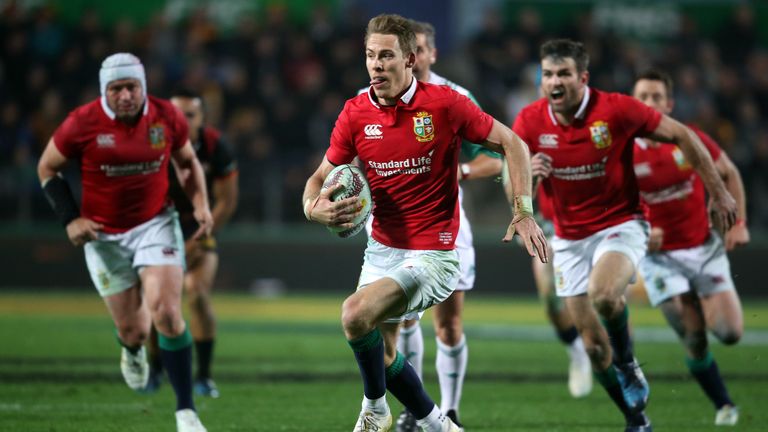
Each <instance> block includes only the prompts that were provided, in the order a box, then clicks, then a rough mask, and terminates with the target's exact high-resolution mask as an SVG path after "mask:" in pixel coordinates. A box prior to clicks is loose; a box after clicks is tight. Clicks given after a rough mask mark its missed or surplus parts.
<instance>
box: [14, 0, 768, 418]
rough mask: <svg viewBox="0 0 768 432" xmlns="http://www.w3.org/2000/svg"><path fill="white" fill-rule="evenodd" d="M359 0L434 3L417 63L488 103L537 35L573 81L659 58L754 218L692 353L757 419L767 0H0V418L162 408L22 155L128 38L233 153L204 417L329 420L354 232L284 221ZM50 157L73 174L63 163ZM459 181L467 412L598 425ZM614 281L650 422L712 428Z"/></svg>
mask: <svg viewBox="0 0 768 432" xmlns="http://www.w3.org/2000/svg"><path fill="white" fill-rule="evenodd" d="M382 12H394V13H399V14H402V15H405V16H408V17H411V18H415V19H418V20H425V21H429V22H431V23H433V24H434V25H435V27H436V30H437V47H438V50H439V52H438V61H437V64H436V65H435V66H434V67H433V69H434V70H435V71H436V72H438V73H440V74H442V75H444V76H446V77H448V78H450V79H452V80H454V81H456V82H457V83H459V84H461V85H462V86H464V87H466V88H468V89H470V90H471V91H472V92H473V93H474V94H475V96H476V97H477V99H478V100H479V101H480V103H481V105H482V106H483V107H484V108H485V109H486V110H487V111H488V112H490V113H491V114H493V115H494V116H495V117H497V118H498V119H500V120H502V121H504V122H505V123H507V124H511V122H512V121H513V119H514V116H515V114H516V113H517V112H518V111H519V110H520V109H521V108H522V107H523V106H525V105H526V104H528V103H530V102H531V101H533V100H534V99H535V98H536V97H537V89H536V87H535V81H536V71H537V65H538V46H539V45H540V44H541V42H543V41H545V40H547V39H549V38H553V37H570V38H573V39H577V40H580V41H583V42H584V43H586V45H587V48H588V50H589V53H590V55H591V64H590V72H591V85H593V86H595V87H597V88H600V89H603V90H610V91H619V92H625V93H626V92H628V91H629V90H630V87H631V84H632V80H633V76H634V75H635V74H636V73H638V72H640V71H641V70H642V69H644V68H645V67H647V66H651V65H653V66H658V67H661V68H664V69H666V70H667V71H669V72H670V73H671V74H672V75H673V77H674V79H675V84H676V87H675V94H674V97H675V101H676V105H675V111H674V113H673V116H674V117H676V118H678V119H680V120H682V121H685V122H690V123H692V124H695V125H697V126H698V127H700V128H702V129H703V130H704V131H706V132H707V133H709V134H710V135H712V136H713V137H714V138H715V139H716V141H717V142H718V143H719V144H720V145H721V146H722V148H723V149H724V150H725V151H726V152H727V153H728V155H729V156H730V158H731V159H732V160H733V161H734V162H735V163H736V164H737V166H738V167H739V169H740V170H741V174H742V177H743V179H744V183H745V187H746V190H747V199H748V207H749V218H748V223H749V227H750V230H751V233H752V237H753V241H752V243H751V244H750V245H749V246H747V247H745V248H743V249H741V250H738V251H735V252H733V253H732V254H731V255H730V257H731V265H732V269H733V273H734V277H735V281H736V284H737V287H738V289H739V292H740V293H741V295H742V299H743V301H744V304H745V322H746V327H747V331H746V336H745V340H744V341H743V342H744V343H743V344H741V345H740V346H737V347H735V348H729V349H723V348H722V347H720V346H719V345H717V344H715V345H716V347H715V355H716V357H717V358H718V360H719V362H720V365H721V366H720V367H721V369H722V370H723V371H724V374H725V376H726V380H727V381H728V383H729V385H730V386H731V393H732V395H733V396H734V399H735V400H736V401H737V403H740V404H742V408H743V411H742V413H743V414H742V421H741V424H740V428H738V430H755V431H758V430H763V427H764V425H765V424H766V423H768V417H766V413H765V412H764V406H761V404H763V405H764V401H765V400H768V393H766V390H765V388H766V386H765V383H766V382H768V365H766V364H765V358H766V357H767V356H768V348H767V347H768V318H767V317H768V303H766V302H765V299H766V292H767V291H766V290H765V289H764V286H765V280H764V277H763V274H762V272H761V271H760V269H761V268H764V266H765V263H766V262H768V236H767V235H766V233H768V26H766V25H765V24H766V23H768V3H767V2H764V1H751V2H750V1H737V0H667V1H664V0H646V1H627V2H623V1H609V0H605V1H587V0H583V1H582V0H540V1H511V0H510V1H503V0H466V1H461V0H446V1H414V0H391V1H373V0H370V1H365V0H360V1H356V0H325V1H310V0H291V1H288V0H284V1H278V0H271V1H266V0H265V1H258V0H215V1H214V0H211V1H203V0H198V1H195V0H189V1H183V0H130V1H93V0H59V1H44V0H26V1H23V0H19V1H12V0H0V263H2V264H1V265H0V269H2V272H0V430H9V431H17V430H18V431H32V430H45V431H49V430H57V431H59V430H61V431H63V430H72V431H76V430H77V431H80V430H94V431H97V430H98V431H103V430H121V431H122V430H136V431H144V430H169V428H171V427H172V423H171V418H170V416H169V414H168V412H170V411H168V410H169V409H170V408H169V406H170V405H169V404H170V400H171V394H170V389H168V388H167V386H166V388H164V389H163V390H161V392H160V393H159V394H158V395H156V396H146V397H143V398H142V397H141V396H137V395H135V394H132V393H131V392H130V391H128V390H127V389H125V386H124V385H123V384H122V382H121V380H120V378H119V372H118V369H117V356H118V350H117V348H116V347H115V344H114V341H113V337H112V334H111V327H110V320H109V318H108V315H107V311H106V310H105V308H104V307H103V305H102V304H101V303H100V300H99V299H98V296H97V295H96V293H95V292H94V289H93V288H92V287H91V284H90V281H89V279H88V275H87V271H86V268H85V262H84V259H83V256H82V250H80V249H76V248H74V247H72V246H71V245H70V244H69V243H68V241H67V240H66V235H65V233H64V231H63V229H61V227H60V226H58V224H57V222H56V221H55V219H54V216H53V212H52V211H51V209H50V208H49V206H48V204H47V203H46V201H45V199H44V197H43V195H42V192H41V190H40V187H39V184H38V181H37V176H36V164H37V160H38V158H39V155H40V153H41V152H42V149H43V147H44V145H45V144H46V143H47V141H48V139H49V138H50V136H51V135H52V133H53V131H54V130H55V128H56V127H57V126H58V124H59V123H60V122H61V121H62V120H63V119H64V118H65V116H66V115H67V113H68V112H69V111H70V110H72V109H74V108H75V107H76V106H78V105H80V104H83V103H86V102H89V101H91V100H93V99H94V98H96V97H97V96H98V70H99V67H100V63H101V61H102V60H103V59H104V58H105V57H106V56H108V55H109V54H111V53H114V52H120V51H128V52H132V53H134V54H136V55H137V56H139V57H140V58H141V59H142V61H143V63H144V65H145V67H146V70H147V83H148V86H149V92H150V93H151V94H153V95H156V96H161V97H167V96H169V93H170V91H171V90H172V89H173V88H174V87H176V86H178V85H180V84H183V85H186V86H189V87H192V88H195V89H197V90H199V91H200V92H201V93H202V94H203V95H204V98H205V100H206V103H207V106H208V123H209V124H210V125H212V126H215V127H217V128H219V129H221V130H222V131H223V132H224V135H225V137H226V139H227V141H228V143H229V145H230V146H231V147H232V149H233V150H234V152H235V154H236V156H237V159H238V161H239V165H240V203H239V208H238V211H237V213H236V214H235V216H234V218H233V220H232V222H231V223H230V225H229V226H227V227H225V229H224V230H223V231H222V233H221V234H220V235H219V240H220V241H219V244H220V254H221V264H220V271H219V277H218V279H217V283H216V288H215V289H216V294H215V300H214V302H215V303H214V304H215V306H216V307H217V310H218V312H219V322H220V327H219V328H220V343H219V345H218V346H219V348H218V351H217V353H218V354H217V360H216V363H214V369H215V372H214V375H215V376H216V377H217V380H218V381H219V386H220V389H221V390H222V394H223V397H222V398H221V399H220V400H216V401H209V400H205V401H202V402H200V403H199V404H198V407H199V409H200V411H201V415H202V418H203V420H204V421H206V424H207V425H208V427H209V430H257V431H262V430H263V431H275V430H288V431H336V430H348V429H350V428H351V426H352V424H353V423H354V418H355V416H356V415H357V409H358V408H359V405H358V403H359V396H360V388H359V383H358V382H357V375H356V373H357V372H356V366H355V364H354V361H353V360H352V356H351V354H350V353H349V349H348V347H346V343H345V342H344V339H343V335H342V333H341V331H340V328H339V324H338V314H339V308H340V305H341V301H342V298H343V296H344V294H345V293H349V292H350V291H351V290H352V289H353V287H354V284H355V281H356V279H357V276H358V271H359V268H360V265H361V261H362V259H361V258H362V250H363V247H364V238H363V236H362V235H360V236H358V237H355V238H353V239H348V240H340V239H337V238H334V237H333V236H332V235H331V234H330V233H328V232H327V231H326V230H325V229H323V228H322V227H320V226H318V225H312V224H309V223H307V222H306V221H304V218H303V214H302V211H301V193H302V190H303V187H304V183H305V181H306V179H307V177H308V176H309V175H310V173H311V172H312V171H314V169H315V167H316V166H317V164H318V162H319V160H320V158H322V156H323V154H324V151H325V149H326V148H327V146H328V139H329V135H330V132H331V129H332V128H333V125H334V121H335V119H336V116H337V115H338V113H339V112H340V110H341V107H342V106H343V104H344V101H345V100H346V99H347V98H349V97H352V96H353V95H355V94H356V92H357V90H358V89H359V88H361V87H364V86H365V85H366V84H367V82H368V81H369V79H368V76H367V73H366V70H365V67H364V56H363V33H364V29H365V25H366V23H367V21H368V19H370V18H371V17H372V16H374V15H376V14H379V13H382ZM67 175H68V178H69V179H70V180H71V181H72V182H73V184H77V178H78V173H77V169H76V167H72V169H70V170H69V171H68V172H67ZM465 188H466V190H467V193H466V194H465V197H466V199H465V205H466V208H467V211H468V213H469V214H470V219H471V220H472V222H473V224H474V225H473V226H474V229H475V243H476V246H477V259H478V262H477V271H478V277H477V284H476V289H475V290H474V291H473V292H471V293H470V294H469V296H468V299H467V310H466V313H467V335H468V339H469V344H470V345H469V346H470V350H471V351H470V352H471V354H470V363H469V373H468V378H467V384H466V390H465V402H464V403H463V405H462V406H463V408H462V410H463V416H462V419H463V420H464V422H465V424H467V425H468V426H470V427H469V428H468V430H470V431H475V430H476V431H512V430H520V431H529V430H530V431H555V430H568V431H574V430H578V431H602V430H605V431H608V430H619V429H620V428H621V426H622V423H621V419H620V418H618V417H617V414H615V413H614V411H615V410H614V409H613V407H612V406H611V405H610V402H609V401H608V398H606V397H605V395H604V394H603V392H602V390H601V389H599V388H597V389H595V391H594V392H593V395H592V396H590V397H589V398H587V399H586V400H585V401H574V400H572V399H570V398H569V396H568V395H567V391H566V390H565V376H566V364H567V362H566V357H565V354H564V353H563V352H562V348H561V347H560V346H559V345H558V343H557V342H556V340H555V337H554V334H553V332H552V331H551V329H550V328H549V327H548V326H547V325H546V323H545V318H544V312H543V307H541V306H540V305H539V304H538V303H537V302H536V300H534V296H535V289H534V287H533V281H532V278H531V275H530V262H529V259H528V258H527V256H525V254H524V253H523V252H522V251H521V250H520V249H519V247H517V246H515V245H502V244H501V242H500V239H501V237H502V235H503V233H504V230H505V228H506V224H507V223H508V220H509V216H510V215H509V210H508V208H507V206H506V204H505V202H504V199H503V194H502V192H501V189H500V187H499V184H498V183H497V182H495V181H493V180H492V179H488V180H482V181H477V182H472V183H470V184H466V185H465ZM75 189H78V187H75ZM78 195H79V194H78ZM633 297H634V298H635V303H634V306H633V312H632V315H631V317H632V318H631V319H632V323H633V325H634V326H635V327H636V335H637V340H638V343H637V346H638V353H639V357H640V359H641V361H643V362H645V363H646V365H647V366H646V372H647V373H648V375H649V377H650V379H651V384H652V386H654V390H653V396H652V402H651V408H650V411H649V412H650V415H651V416H652V417H653V418H654V422H655V425H656V426H657V429H658V430H667V431H682V430H714V427H713V426H711V424H712V418H713V416H714V412H713V411H712V409H711V407H710V406H709V405H708V403H707V402H706V400H705V398H704V396H703V395H702V394H701V392H700V391H699V389H698V388H697V387H696V385H695V383H693V382H692V381H690V379H688V377H687V375H686V373H685V366H684V364H683V351H682V348H681V347H680V346H679V344H677V343H676V341H675V338H674V337H673V335H672V334H671V331H669V330H668V329H667V327H666V325H665V323H664V322H663V319H662V317H661V314H660V313H659V312H658V311H656V310H653V309H650V308H647V307H646V306H644V303H643V294H642V288H637V289H635V290H633ZM428 323H429V314H428V315H427V320H426V324H425V325H424V328H425V331H426V334H427V338H426V339H427V349H426V352H427V357H426V360H425V364H426V373H427V375H426V376H427V380H428V388H429V389H430V390H431V392H432V394H433V395H436V394H437V392H436V385H435V380H434V369H433V368H432V369H431V362H433V360H434V357H433V356H434V342H433V341H432V338H431V337H430V336H429V335H430V334H431V333H430V331H429V329H428V328H429V325H428ZM430 356H431V357H430ZM653 398H655V400H654V399H653ZM761 401H763V402H761ZM297 406H298V407H299V409H297ZM393 406H395V405H393ZM395 410H396V411H398V412H399V409H397V408H396V409H395ZM318 413H320V414H318ZM137 418H138V419H139V421H137V420H136V419H137ZM348 426H349V427H348Z"/></svg>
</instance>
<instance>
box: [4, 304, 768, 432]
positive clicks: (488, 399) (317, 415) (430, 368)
mask: <svg viewBox="0 0 768 432" xmlns="http://www.w3.org/2000/svg"><path fill="white" fill-rule="evenodd" d="M341 297H342V296H341V295H340V296H338V297H328V296H326V297H288V298H283V299H273V300H264V299H256V298H252V297H247V296H234V295H218V296H217V297H216V298H215V307H216V310H217V313H218V317H219V338H218V340H217V346H216V358H215V361H214V376H215V379H216V381H217V383H218V385H219V389H220V390H221V393H222V397H221V398H220V399H215V400H212V399H202V398H197V399H196V404H197V408H198V411H199V412H200V416H201V418H202V419H203V421H204V423H205V425H206V427H207V428H208V430H209V431H212V432H215V431H306V432H310V431H317V432H330V431H349V430H351V429H352V426H353V425H354V422H355V420H356V417H357V413H358V411H359V407H360V398H361V395H362V386H361V384H360V382H359V375H358V371H357V365H356V364H355V362H354V359H353V356H352V354H351V352H350V349H349V347H348V346H347V344H346V341H345V340H344V337H343V334H342V332H341V328H340V324H339V320H338V317H339V313H340V305H341V301H342V298H341ZM746 303H747V304H746V306H745V313H744V316H745V324H746V328H747V329H746V332H745V333H746V334H745V338H744V340H743V341H742V342H743V343H742V344H740V345H738V346H736V347H730V348H725V347H722V346H721V345H719V344H718V343H716V342H713V343H712V346H713V352H714V354H715V358H716V359H717V361H718V363H719V366H720V369H721V371H722V372H723V375H724V376H725V379H726V384H727V385H728V388H729V391H730V393H731V396H732V397H733V398H734V400H735V401H736V402H737V403H738V404H739V406H740V408H741V420H740V422H739V425H738V426H737V427H736V428H734V429H733V430H739V431H763V430H765V425H766V424H768V410H766V406H767V405H766V403H768V388H767V386H766V385H767V384H768V304H766V303H759V304H752V303H750V302H746ZM630 320H631V321H632V324H633V328H634V329H635V334H636V340H637V341H636V352H637V355H638V357H639V359H640V360H641V363H643V365H644V370H645V372H646V374H647V375H648V378H649V381H650V383H651V402H650V406H649V409H648V414H649V415H650V417H651V418H652V420H653V423H654V430H656V431H661V432H663V431H715V430H720V431H722V430H723V428H717V427H715V426H714V425H713V421H714V409H713V407H712V406H711V405H710V403H709V401H708V400H707V399H706V397H705V396H704V395H703V393H702V392H701V391H700V389H699V388H698V386H697V384H696V383H695V382H694V381H693V380H692V379H691V378H689V376H688V375H687V372H686V369H685V365H684V361H683V360H684V359H683V349H682V347H681V346H680V345H679V343H677V341H676V340H675V338H674V336H673V335H672V333H671V331H670V330H668V329H667V328H666V326H665V325H664V322H663V320H662V317H661V314H660V313H659V312H658V311H657V310H654V309H650V308H648V307H644V306H633V307H632V308H631V312H630ZM465 321H466V333H467V339H468V344H469V349H470V354H469V368H468V372H467V380H466V383H465V386H464V397H463V400H462V405H461V417H462V421H463V422H464V423H465V426H467V430H468V431H470V432H474V431H478V432H479V431H484V432H491V431H498V432H503V431H584V432H587V431H619V430H623V421H622V418H621V416H620V415H619V414H618V412H617V410H616V409H615V408H614V406H613V405H612V404H611V402H610V400H609V399H608V397H607V396H606V395H605V393H604V391H603V390H602V388H600V387H595V389H594V391H593V393H592V394H591V395H590V396H588V397H587V398H584V399H580V400H574V399H572V398H571V397H570V396H569V395H568V390H567V387H566V377H567V357H566V354H565V351H564V349H563V347H562V346H561V345H560V344H559V343H558V342H557V341H556V339H555V337H554V334H553V332H552V330H551V329H550V328H549V327H548V326H547V325H546V322H545V320H544V314H543V310H542V307H541V306H540V305H539V304H538V302H536V301H535V300H520V299H508V298H482V297H476V296H474V295H472V294H470V295H469V296H468V300H467V303H466V313H465ZM430 327H431V324H430V316H429V314H427V315H426V316H425V319H424V324H423V328H424V330H425V345H426V353H425V362H424V367H425V380H426V383H427V384H426V385H427V389H428V391H429V393H430V394H431V395H432V396H433V398H436V399H437V398H439V390H438V387H437V382H436V381H437V380H436V376H435V372H434V358H435V342H434V338H433V337H432V335H433V333H432V331H431V329H430ZM112 329H113V326H112V324H111V320H110V319H109V317H108V315H107V311H106V308H105V307H104V306H103V304H102V303H101V301H100V300H99V298H98V296H97V295H96V293H90V292H89V293H78V294H40V295H37V294H36V295H31V294H28V293H6V294H0V390H2V391H0V431H24V432H26V431H46V432H51V431H57V432H58V431H173V430H175V424H174V419H173V406H174V402H173V395H172V391H171V389H170V386H169V385H168V384H167V383H164V385H163V387H162V388H161V390H160V391H159V392H158V393H156V394H153V395H140V394H137V393H134V392H132V391H130V390H129V389H128V388H127V387H126V386H125V384H124V383H123V382H122V378H121V377H120V372H119V366H118V362H119V349H118V347H117V345H116V343H115V340H114V336H113V330H112ZM389 401H390V405H391V406H392V409H393V414H394V415H397V414H398V413H399V411H400V405H399V403H398V402H397V401H396V400H394V398H392V397H391V396H390V397H389Z"/></svg>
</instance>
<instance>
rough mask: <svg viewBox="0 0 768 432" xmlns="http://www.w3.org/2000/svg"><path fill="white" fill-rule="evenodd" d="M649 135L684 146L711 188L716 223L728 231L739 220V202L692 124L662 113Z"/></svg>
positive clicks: (708, 189) (709, 189) (686, 156)
mask: <svg viewBox="0 0 768 432" xmlns="http://www.w3.org/2000/svg"><path fill="white" fill-rule="evenodd" d="M648 137H649V138H651V139H654V140H656V141H661V142H672V143H675V144H677V145H678V146H679V147H680V150H682V151H683V155H685V159H686V160H687V161H688V162H689V163H690V164H691V166H692V167H693V169H694V170H696V172H697V173H698V174H699V176H700V177H701V179H702V181H703V182H704V185H705V186H706V187H707V192H709V196H710V210H711V211H712V212H713V213H714V215H713V218H715V221H714V222H715V224H716V225H718V226H720V227H722V229H723V230H724V231H728V230H729V229H730V228H731V227H732V226H733V224H734V223H735V222H736V201H735V200H734V199H733V197H732V196H731V194H730V193H729V192H728V189H726V187H725V183H723V180H722V179H721V178H720V174H719V173H718V172H717V169H716V168H715V164H714V162H712V157H711V156H710V155H709V152H708V151H707V149H706V147H705V146H704V143H702V142H701V139H700V138H699V137H698V136H697V135H696V134H695V133H694V132H693V131H692V130H690V129H689V128H688V127H686V126H685V125H683V124H682V123H680V122H678V121H677V120H674V119H673V118H671V117H669V116H667V115H662V116H661V122H660V123H659V126H658V127H657V128H656V130H654V131H653V132H652V133H651V134H650V135H648Z"/></svg>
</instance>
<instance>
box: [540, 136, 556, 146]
mask: <svg viewBox="0 0 768 432" xmlns="http://www.w3.org/2000/svg"><path fill="white" fill-rule="evenodd" d="M539 145H540V146H541V147H557V135H556V134H541V135H539Z"/></svg>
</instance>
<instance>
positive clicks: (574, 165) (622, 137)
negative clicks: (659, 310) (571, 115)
mask: <svg viewBox="0 0 768 432" xmlns="http://www.w3.org/2000/svg"><path fill="white" fill-rule="evenodd" d="M660 121H661V114H659V113H658V112H656V111H655V110H654V109H652V108H649V107H647V106H645V105H643V104H642V103H640V102H639V101H637V100H635V99H634V98H632V97H629V96H626V95H623V94H619V93H606V92H602V91H598V90H595V89H590V88H587V89H586V91H585V96H584V100H583V101H582V104H581V106H580V107H579V110H578V112H577V113H576V118H575V119H574V121H573V123H572V124H571V125H568V126H566V125H561V124H559V123H558V122H557V119H556V118H555V116H554V113H553V112H552V110H551V108H550V106H549V103H547V100H546V99H545V98H542V99H539V100H538V101H536V102H533V103H532V104H530V105H528V106H527V107H525V108H524V109H523V110H522V111H521V112H520V114H519V115H518V116H517V118H516V119H515V123H514V126H513V127H512V129H513V130H514V131H515V133H517V134H518V135H519V136H520V137H521V138H522V139H523V140H524V141H525V142H526V143H527V144H528V145H529V146H530V148H531V154H534V153H538V152H542V153H546V154H548V155H549V156H551V157H552V167H553V171H552V174H550V176H549V177H548V178H546V179H544V181H542V186H543V188H544V189H545V193H547V194H548V195H549V196H550V197H551V198H552V207H553V210H554V212H553V220H554V223H555V233H556V234H557V236H558V237H561V238H565V239H570V240H578V239H582V238H585V237H588V236H590V235H592V234H594V233H596V232H598V231H600V230H602V229H605V228H608V227H611V226H615V225H618V224H620V223H622V222H626V221H628V220H631V219H635V218H640V217H642V212H641V210H640V202H639V201H640V200H639V196H638V189H637V181H636V179H635V174H634V171H633V169H632V168H633V167H632V150H633V142H634V137H636V136H645V135H647V134H649V133H651V132H653V131H654V130H655V129H656V128H657V127H658V125H659V122H660Z"/></svg>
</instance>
